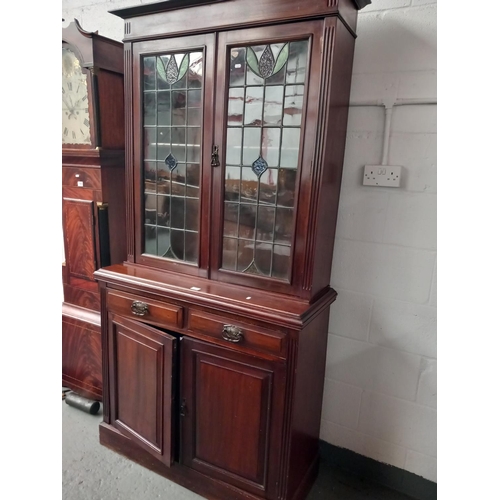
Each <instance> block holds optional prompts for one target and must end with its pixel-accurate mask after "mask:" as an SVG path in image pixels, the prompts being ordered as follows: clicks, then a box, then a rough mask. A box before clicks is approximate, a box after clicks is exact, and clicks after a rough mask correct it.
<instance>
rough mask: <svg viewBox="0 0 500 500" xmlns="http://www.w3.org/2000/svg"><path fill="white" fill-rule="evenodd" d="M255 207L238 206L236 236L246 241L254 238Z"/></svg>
mask: <svg viewBox="0 0 500 500" xmlns="http://www.w3.org/2000/svg"><path fill="white" fill-rule="evenodd" d="M256 218H257V205H240V217H239V227H238V236H239V237H240V238H245V239H247V240H253V239H254V238H255V220H256Z"/></svg>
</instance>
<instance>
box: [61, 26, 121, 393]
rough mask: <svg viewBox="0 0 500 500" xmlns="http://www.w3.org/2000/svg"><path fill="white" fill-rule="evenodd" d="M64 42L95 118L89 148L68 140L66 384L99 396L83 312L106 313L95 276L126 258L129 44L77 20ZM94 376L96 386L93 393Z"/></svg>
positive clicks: (91, 325) (97, 349)
mask: <svg viewBox="0 0 500 500" xmlns="http://www.w3.org/2000/svg"><path fill="white" fill-rule="evenodd" d="M62 44H63V46H67V47H70V48H71V49H72V50H73V51H74V52H75V54H76V55H77V57H79V59H80V63H81V65H82V71H83V72H84V73H85V74H86V75H87V87H88V96H89V113H90V117H91V125H90V132H91V134H90V135H91V144H90V145H75V144H63V145H62V175H61V180H62V222H63V239H64V253H65V266H64V268H65V272H64V274H63V294H64V303H63V326H62V336H63V349H62V369H63V384H66V385H68V386H70V387H72V388H73V389H74V390H75V392H78V393H80V394H81V395H85V394H87V395H90V394H92V396H93V397H94V398H98V399H101V396H102V371H101V362H102V352H101V351H102V350H101V338H100V335H97V334H96V330H97V331H100V327H99V325H98V326H96V324H95V322H92V321H89V316H86V315H85V314H83V313H82V312H81V311H87V312H88V313H90V311H100V296H99V292H98V285H97V282H96V281H95V279H94V276H93V273H94V272H95V271H96V270H97V269H98V268H99V267H101V265H102V264H103V263H102V262H101V259H102V258H105V257H106V261H107V262H106V263H108V262H111V263H118V262H123V261H124V260H125V258H126V251H125V230H124V225H125V217H124V214H123V211H124V206H125V187H124V184H125V176H124V146H125V139H124V125H123V120H124V98H123V44H121V43H119V42H116V41H114V40H110V39H107V38H105V37H102V36H100V35H98V34H97V33H89V32H87V31H85V30H84V29H83V28H82V27H81V26H80V25H79V23H78V22H77V21H75V22H73V23H71V24H70V25H69V26H68V27H67V28H65V29H63V30H62ZM99 204H104V206H103V205H101V207H99ZM103 209H105V211H104V212H99V210H103ZM99 213H100V214H101V215H102V214H103V213H105V214H107V220H106V215H104V218H103V217H99V216H98V215H99ZM100 221H101V222H100ZM103 249H109V251H107V252H103V251H102V250H103ZM108 255H109V257H108ZM108 259H109V260H108ZM70 305H71V306H70ZM72 306H76V307H74V308H73V309H72V310H78V311H80V315H79V319H78V321H77V322H76V323H75V321H76V320H71V321H70V320H69V319H68V318H67V316H65V312H64V311H66V312H67V310H68V308H70V309H71V307H72ZM80 358H81V359H80ZM88 380H92V384H94V385H93V386H92V391H91V392H89V391H88V390H87V386H88V384H89V382H88ZM69 381H71V382H69Z"/></svg>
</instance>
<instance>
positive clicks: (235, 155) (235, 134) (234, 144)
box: [226, 128, 242, 165]
mask: <svg viewBox="0 0 500 500" xmlns="http://www.w3.org/2000/svg"><path fill="white" fill-rule="evenodd" d="M241 133H242V131H241V128H228V129H227V149H226V164H227V165H241Z"/></svg>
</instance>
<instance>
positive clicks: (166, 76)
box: [142, 51, 241, 263]
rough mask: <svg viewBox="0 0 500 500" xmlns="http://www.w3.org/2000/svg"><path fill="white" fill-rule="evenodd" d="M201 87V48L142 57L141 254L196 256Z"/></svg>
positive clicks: (189, 258) (184, 258)
mask: <svg viewBox="0 0 500 500" xmlns="http://www.w3.org/2000/svg"><path fill="white" fill-rule="evenodd" d="M202 87H203V53H202V52H201V51H194V52H182V53H176V54H163V55H160V56H148V57H144V58H143V93H144V97H143V103H144V104H143V106H144V107H143V127H144V133H143V146H142V150H143V155H144V157H143V160H144V162H143V179H144V198H143V199H144V205H143V206H144V252H145V253H146V254H150V255H156V256H160V257H164V258H167V259H174V260H181V261H185V262H193V263H196V262H198V254H199V250H198V246H199V238H198V231H199V221H200V200H199V198H200V194H199V191H200V190H199V186H200V169H201V167H200V160H201V158H200V149H201V130H202V129H201V124H202ZM240 149H241V143H240ZM147 160H152V161H147ZM155 160H156V161H155Z"/></svg>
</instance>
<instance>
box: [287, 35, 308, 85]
mask: <svg viewBox="0 0 500 500" xmlns="http://www.w3.org/2000/svg"><path fill="white" fill-rule="evenodd" d="M308 52H309V42H308V41H307V40H301V41H300V42H291V43H290V55H289V58H288V65H287V71H286V83H304V82H305V79H306V68H307V58H308Z"/></svg>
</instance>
